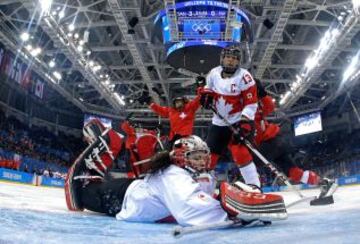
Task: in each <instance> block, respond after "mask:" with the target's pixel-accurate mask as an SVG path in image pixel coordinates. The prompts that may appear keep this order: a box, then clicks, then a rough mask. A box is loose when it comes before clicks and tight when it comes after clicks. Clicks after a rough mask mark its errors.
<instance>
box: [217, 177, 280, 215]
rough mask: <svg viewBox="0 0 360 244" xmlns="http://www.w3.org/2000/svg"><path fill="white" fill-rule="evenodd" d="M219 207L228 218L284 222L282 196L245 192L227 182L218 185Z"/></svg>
mask: <svg viewBox="0 0 360 244" xmlns="http://www.w3.org/2000/svg"><path fill="white" fill-rule="evenodd" d="M220 198H221V206H222V207H223V209H224V210H225V211H226V212H227V213H228V214H229V216H230V217H236V218H238V219H241V220H245V221H251V220H261V221H273V220H284V219H286V218H287V212H286V207H285V203H284V200H283V198H282V196H280V195H276V194H262V193H256V192H246V191H244V190H241V189H239V188H238V187H236V186H232V185H230V184H229V183H227V182H222V183H221V185H220Z"/></svg>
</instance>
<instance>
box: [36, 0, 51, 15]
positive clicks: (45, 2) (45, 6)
mask: <svg viewBox="0 0 360 244" xmlns="http://www.w3.org/2000/svg"><path fill="white" fill-rule="evenodd" d="M39 3H40V6H41V11H42V12H43V13H49V11H50V8H51V4H52V0H39Z"/></svg>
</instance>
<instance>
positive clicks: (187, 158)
mask: <svg viewBox="0 0 360 244" xmlns="http://www.w3.org/2000/svg"><path fill="white" fill-rule="evenodd" d="M172 155H173V156H172V159H173V161H174V163H175V164H176V165H177V166H179V167H186V166H187V167H191V168H193V169H195V170H197V171H199V172H202V171H206V170H207V169H208V168H209V164H210V150H209V147H208V146H207V145H206V143H205V142H204V141H203V140H202V139H201V138H200V137H198V136H195V135H192V136H189V137H185V138H181V139H179V140H177V141H175V143H174V148H173V151H172Z"/></svg>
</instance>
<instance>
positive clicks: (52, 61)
mask: <svg viewBox="0 0 360 244" xmlns="http://www.w3.org/2000/svg"><path fill="white" fill-rule="evenodd" d="M55 64H56V63H55V61H54V60H53V59H52V60H51V61H50V62H49V67H50V68H54V67H55Z"/></svg>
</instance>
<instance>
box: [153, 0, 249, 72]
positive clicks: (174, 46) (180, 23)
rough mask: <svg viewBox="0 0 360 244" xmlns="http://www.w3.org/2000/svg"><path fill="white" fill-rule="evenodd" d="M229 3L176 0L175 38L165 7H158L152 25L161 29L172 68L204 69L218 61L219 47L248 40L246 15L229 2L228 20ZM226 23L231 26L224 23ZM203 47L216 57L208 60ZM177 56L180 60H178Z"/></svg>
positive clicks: (196, 70)
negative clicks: (230, 15) (172, 34)
mask: <svg viewBox="0 0 360 244" xmlns="http://www.w3.org/2000/svg"><path fill="white" fill-rule="evenodd" d="M228 6H229V5H228V4H227V3H225V2H220V1H212V0H208V1H183V2H178V3H176V4H175V10H176V11H175V13H176V23H175V24H176V27H177V31H178V36H177V38H176V41H174V40H173V39H172V37H171V29H170V28H171V23H170V21H174V20H171V19H170V17H169V16H167V15H166V10H162V11H160V12H159V14H158V15H157V17H156V19H155V21H154V22H155V28H157V29H159V30H160V32H161V34H159V35H161V39H162V42H163V44H164V45H165V48H166V53H167V61H168V63H169V64H170V65H172V66H173V67H175V68H185V69H188V70H191V71H194V72H197V73H204V72H207V71H208V70H209V69H211V68H212V67H213V66H214V65H216V64H217V63H218V60H219V58H218V54H219V53H220V51H221V49H222V48H224V47H226V46H229V45H234V44H240V43H242V42H244V41H251V39H252V33H251V24H250V20H249V18H248V16H247V15H246V14H245V13H244V12H243V11H242V10H241V9H239V8H234V6H232V8H233V9H232V10H233V12H234V13H235V16H234V17H233V19H232V20H231V21H228V20H227V17H228V12H229V11H228ZM229 24H230V25H231V26H230V27H231V28H229V27H228V26H227V25H229ZM228 30H230V32H229V31H228ZM227 31H228V33H226V32H227ZM206 47H208V49H205V48H206ZM204 51H205V52H206V54H210V53H211V54H214V55H215V56H216V55H217V57H216V58H214V60H209V59H211V58H210V57H206V55H203V52H204ZM195 53H196V55H195ZM172 55H175V56H172ZM184 55H187V56H186V57H184ZM207 56H209V55H207ZM179 60H183V62H182V63H180V62H179ZM187 60H188V61H187Z"/></svg>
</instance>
